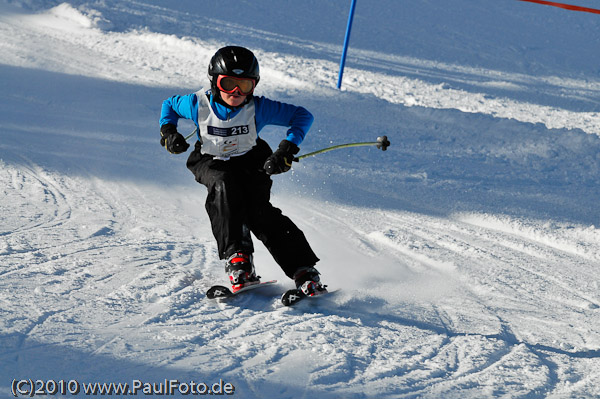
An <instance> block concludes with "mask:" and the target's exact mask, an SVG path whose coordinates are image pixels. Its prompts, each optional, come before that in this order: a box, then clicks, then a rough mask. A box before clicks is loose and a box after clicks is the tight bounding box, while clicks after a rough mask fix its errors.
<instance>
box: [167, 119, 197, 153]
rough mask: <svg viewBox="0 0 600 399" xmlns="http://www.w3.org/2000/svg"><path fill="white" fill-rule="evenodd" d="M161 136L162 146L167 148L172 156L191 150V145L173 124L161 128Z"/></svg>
mask: <svg viewBox="0 0 600 399" xmlns="http://www.w3.org/2000/svg"><path fill="white" fill-rule="evenodd" d="M160 135H161V138H160V145H161V146H163V147H165V148H166V149H167V151H169V152H170V153H171V154H181V153H183V152H186V151H187V150H188V148H190V145H189V144H188V143H187V141H185V137H183V135H182V134H181V133H179V132H178V131H177V127H176V126H175V125H173V124H171V123H167V124H165V125H162V126H161V127H160Z"/></svg>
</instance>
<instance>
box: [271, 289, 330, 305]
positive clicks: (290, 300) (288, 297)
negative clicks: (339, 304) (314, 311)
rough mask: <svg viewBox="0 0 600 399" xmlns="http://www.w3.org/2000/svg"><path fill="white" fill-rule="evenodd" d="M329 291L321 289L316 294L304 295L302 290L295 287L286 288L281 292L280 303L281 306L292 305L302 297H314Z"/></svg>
mask: <svg viewBox="0 0 600 399" xmlns="http://www.w3.org/2000/svg"><path fill="white" fill-rule="evenodd" d="M329 293H330V291H327V290H325V291H321V292H320V293H318V294H314V295H306V294H305V293H304V292H302V290H301V289H299V288H295V289H292V290H287V291H286V292H284V293H283V295H282V296H281V303H283V306H292V305H294V304H296V303H298V302H300V301H301V300H303V299H304V298H316V297H319V296H323V295H326V294H329Z"/></svg>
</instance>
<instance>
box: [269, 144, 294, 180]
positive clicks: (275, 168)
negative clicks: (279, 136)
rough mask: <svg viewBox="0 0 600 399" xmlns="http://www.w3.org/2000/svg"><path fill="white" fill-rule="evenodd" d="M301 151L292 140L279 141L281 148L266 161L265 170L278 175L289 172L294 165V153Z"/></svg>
mask: <svg viewBox="0 0 600 399" xmlns="http://www.w3.org/2000/svg"><path fill="white" fill-rule="evenodd" d="M298 151H300V148H298V146H297V145H296V144H294V143H292V142H291V141H288V140H283V141H282V142H281V143H279V148H278V149H277V151H275V152H274V153H273V155H271V156H270V157H269V158H267V161H266V162H265V166H264V168H265V172H267V174H268V175H277V174H279V173H283V172H287V171H288V170H290V169H291V167H292V161H293V160H294V155H296V154H297V153H298Z"/></svg>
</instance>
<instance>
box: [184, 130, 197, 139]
mask: <svg viewBox="0 0 600 399" xmlns="http://www.w3.org/2000/svg"><path fill="white" fill-rule="evenodd" d="M197 131H198V127H196V128H195V129H194V131H193V132H191V133H190V134H188V135H187V136H185V141H188V140H189V139H190V138H191V137H192V136H193V135H195V134H196V132H197Z"/></svg>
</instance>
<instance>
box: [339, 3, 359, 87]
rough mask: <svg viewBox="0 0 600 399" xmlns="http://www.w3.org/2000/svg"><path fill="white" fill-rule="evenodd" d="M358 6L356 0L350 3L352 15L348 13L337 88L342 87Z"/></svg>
mask: <svg viewBox="0 0 600 399" xmlns="http://www.w3.org/2000/svg"><path fill="white" fill-rule="evenodd" d="M355 8H356V0H352V4H351V5H350V15H348V26H347V27H346V37H345V38H344V50H343V51H342V59H341V60H340V73H339V75H338V82H337V88H338V89H341V88H342V76H343V75H344V66H345V65H346V53H347V52H348V43H349V42H350V31H351V30H352V20H354V9H355Z"/></svg>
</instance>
